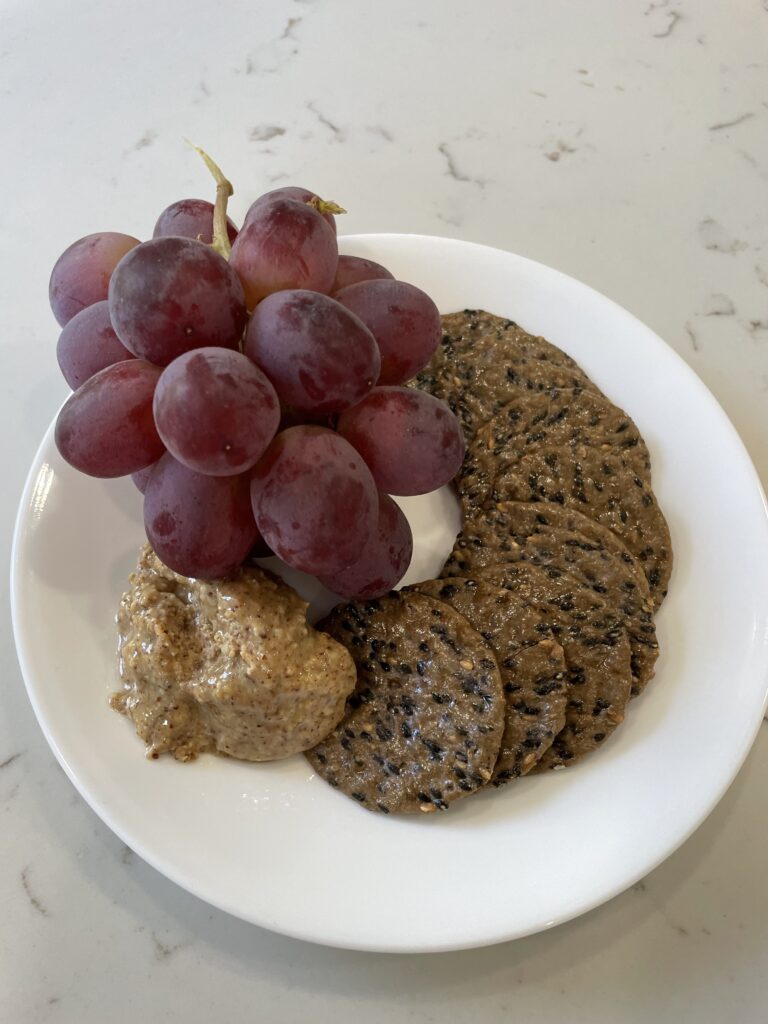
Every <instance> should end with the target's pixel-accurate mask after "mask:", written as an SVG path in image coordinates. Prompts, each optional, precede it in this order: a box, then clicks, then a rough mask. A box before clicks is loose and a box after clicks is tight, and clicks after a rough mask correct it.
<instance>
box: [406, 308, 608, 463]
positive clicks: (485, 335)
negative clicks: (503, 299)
mask: <svg viewBox="0 0 768 1024" xmlns="http://www.w3.org/2000/svg"><path fill="white" fill-rule="evenodd" d="M442 325H443V337H442V342H441V345H440V347H439V348H438V350H437V352H436V353H435V355H434V356H433V357H432V360H431V362H430V363H429V365H428V366H427V367H426V368H425V369H424V370H422V371H421V372H420V373H419V374H417V375H416V378H415V384H416V385H417V386H418V387H420V388H422V390H424V391H428V392H429V393H430V394H432V395H434V396H435V397H436V398H440V399H442V400H443V401H444V402H446V403H447V404H448V405H449V406H450V407H451V409H452V410H453V411H454V412H455V413H456V415H457V416H458V417H459V419H460V420H461V424H462V426H463V428H464V434H465V438H466V440H467V443H469V442H470V441H471V440H472V438H473V437H474V434H475V431H476V430H477V429H478V427H479V426H480V425H481V424H482V423H484V422H485V421H486V420H488V419H490V418H491V416H494V415H495V414H496V413H497V412H498V411H499V410H500V409H501V408H502V407H503V406H504V405H505V404H506V403H507V402H509V400H510V398H511V397H512V396H513V395H514V394H515V392H518V391H526V392H538V391H549V390H550V389H552V388H572V389H575V390H576V391H580V390H584V389H588V390H590V389H594V387H595V385H594V384H592V382H591V381H590V379H589V377H587V375H586V373H584V371H583V370H582V369H581V367H580V366H579V365H578V363H576V362H575V360H573V359H571V357H570V356H568V355H566V353H565V352H563V351H562V349H559V348H557V347H556V346H555V345H552V344H551V343H550V342H548V341H546V340H545V339H544V338H540V337H536V336H535V335H532V334H528V333H527V332H526V331H524V330H523V329H522V328H521V327H519V326H518V325H517V324H516V323H515V322H514V321H513V320H509V319H506V318H504V317H499V316H494V315H493V314H492V313H486V312H485V311H484V310H473V309H465V310H463V311H462V312H459V313H450V314H448V315H447V316H444V317H443V318H442Z"/></svg>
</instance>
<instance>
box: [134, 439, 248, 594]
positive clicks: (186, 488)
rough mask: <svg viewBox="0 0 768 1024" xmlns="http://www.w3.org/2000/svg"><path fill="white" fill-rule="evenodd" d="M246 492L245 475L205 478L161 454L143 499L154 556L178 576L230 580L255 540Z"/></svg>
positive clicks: (148, 537) (246, 478) (146, 525)
mask: <svg viewBox="0 0 768 1024" xmlns="http://www.w3.org/2000/svg"><path fill="white" fill-rule="evenodd" d="M249 487H250V485H249V481H248V477H247V476H245V475H242V476H204V475H203V474H202V473H195V472H194V471H193V470H191V469H187V467H186V466H182V464H181V463H180V462H177V461H176V459H174V457H173V456H172V455H170V454H166V455H164V456H163V457H162V459H161V460H160V462H158V464H157V466H156V467H155V469H154V471H153V472H152V476H151V477H150V478H149V482H148V483H147V490H146V493H145V494H144V528H145V530H146V532H147V539H148V540H149V543H150V544H151V545H152V547H153V548H154V550H155V554H156V555H157V556H158V558H159V559H160V560H161V561H162V562H165V564H166V565H167V566H168V568H169V569H173V571H174V572H177V573H179V574H180V575H181V576H195V577H201V578H202V579H211V580H213V579H219V578H221V577H222V576H229V575H230V574H231V573H233V572H234V571H235V569H237V567H238V566H239V565H240V564H241V562H242V561H243V560H244V559H245V558H246V556H247V555H248V552H249V551H250V550H251V548H252V547H253V545H254V543H255V541H256V538H257V537H258V530H257V529H256V524H255V522H254V521H253V510H252V509H251V499H250V490H249Z"/></svg>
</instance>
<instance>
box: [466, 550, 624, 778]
mask: <svg viewBox="0 0 768 1024" xmlns="http://www.w3.org/2000/svg"><path fill="white" fill-rule="evenodd" d="M478 575H480V576H481V577H482V579H485V580H488V581H490V582H492V583H495V584H497V585H498V586H501V587H505V588H506V589H508V590H511V591H513V592H514V593H515V594H517V595H518V596H519V597H520V598H521V599H522V600H523V601H524V602H525V603H526V604H527V605H528V606H529V607H531V608H534V609H535V610H537V611H538V612H540V613H541V615H542V622H541V624H540V626H539V630H540V632H541V636H542V638H545V637H552V638H553V639H555V640H557V642H558V643H559V644H560V646H561V647H562V648H563V652H564V654H565V663H566V666H567V670H568V703H567V705H566V711H565V715H566V720H565V725H564V726H563V728H562V729H561V730H560V732H559V733H558V735H557V736H556V737H555V739H554V741H553V743H552V746H551V747H550V748H549V750H547V751H546V752H545V753H544V755H543V757H542V758H541V760H540V761H539V763H538V764H537V765H536V766H535V767H534V768H533V769H532V771H533V772H537V771H541V770H544V769H546V768H560V767H565V766H566V765H569V764H574V763H575V762H576V761H577V760H579V759H580V758H581V757H583V756H584V755H585V754H588V753H589V752H590V751H592V750H595V749H596V748H597V747H599V746H600V745H601V744H602V743H603V741H604V740H605V739H606V738H607V737H608V736H609V735H610V734H611V733H612V732H613V730H614V729H615V728H616V727H617V726H618V725H619V724H620V723H621V722H622V721H623V719H624V711H625V708H626V705H627V701H628V700H629V697H630V694H631V690H632V672H631V669H630V655H631V649H630V646H629V640H628V638H627V634H626V630H625V629H624V628H623V626H622V625H621V623H620V622H619V621H618V620H617V617H616V615H615V613H614V612H613V611H612V610H611V609H610V608H609V607H608V606H607V604H606V603H605V601H603V600H602V599H601V598H600V597H599V595H597V594H596V593H595V592H594V591H593V590H592V589H591V587H589V586H587V585H586V584H585V583H583V582H581V581H579V580H578V579H576V578H575V577H574V576H572V575H571V574H570V573H567V572H562V571H561V570H560V569H556V568H555V567H554V566H539V565H532V564H528V563H525V562H520V563H517V564H515V565H498V566H495V567H493V566H488V567H487V568H486V569H483V570H481V572H480V573H478Z"/></svg>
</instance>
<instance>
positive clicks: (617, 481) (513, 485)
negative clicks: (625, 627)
mask: <svg viewBox="0 0 768 1024" xmlns="http://www.w3.org/2000/svg"><path fill="white" fill-rule="evenodd" d="M503 501H540V502H553V503H555V504H557V505H561V506H563V507H565V508H575V509H577V510H578V511H579V512H582V513H583V514H584V515H585V516H587V517H588V518H590V519H593V520H594V521H595V522H597V523H600V524H601V525H602V526H606V527H607V528H608V529H609V530H612V531H613V532H614V533H615V534H616V536H617V537H618V538H619V539H620V540H621V541H622V542H623V543H624V544H625V546H626V547H627V549H628V550H629V552H630V554H632V555H634V557H635V558H636V559H637V561H638V563H639V565H640V566H641V568H642V570H643V572H644V573H645V577H646V579H647V580H648V585H649V587H650V589H651V594H652V596H653V602H654V607H655V608H658V607H659V605H660V604H661V603H662V601H663V600H664V597H665V596H666V593H667V587H668V585H669V577H670V573H671V571H672V544H671V540H670V536H669V527H668V526H667V523H666V520H665V519H664V516H663V514H662V512H661V509H660V508H659V506H658V503H657V502H656V497H655V495H654V493H653V491H652V490H651V488H650V486H649V485H648V484H647V482H646V481H645V480H643V478H642V477H640V476H638V475H637V473H636V472H635V471H634V469H633V468H632V467H631V466H628V465H627V463H626V462H625V461H624V460H623V459H621V458H618V457H617V456H611V455H605V454H603V453H602V452H599V451H595V450H594V449H589V448H585V449H582V450H581V451H580V452H579V453H575V452H573V451H570V450H567V451H563V450H562V449H560V450H554V451H552V450H547V449H546V448H544V449H540V450H538V451H536V452H535V453H534V452H529V453H528V455H526V456H525V457H524V458H522V459H520V460H519V461H517V462H515V461H512V460H508V461H506V463H500V465H499V468H498V472H497V475H496V476H495V478H494V480H493V486H492V488H491V494H490V499H489V505H490V504H494V505H495V504H499V503H500V502H503Z"/></svg>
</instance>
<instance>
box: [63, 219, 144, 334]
mask: <svg viewBox="0 0 768 1024" xmlns="http://www.w3.org/2000/svg"><path fill="white" fill-rule="evenodd" d="M138 244H139V239H138V238H133V237H132V236H131V235H121V234H120V233H119V232H117V231H101V232H99V233H98V234H95V235H86V236H85V238H80V239H79V240H78V241H77V242H73V243H72V245H70V247H69V248H68V249H65V250H64V252H63V253H62V254H61V256H59V258H58V259H57V260H56V263H55V264H54V267H53V271H52V273H51V281H50V284H49V285H48V297H49V299H50V302H51V309H52V310H53V315H54V316H55V317H56V319H57V320H58V321H59V323H60V324H61V326H62V327H63V326H64V325H65V324H67V323H68V322H69V321H70V320H71V319H72V317H73V316H75V314H76V313H79V312H80V310H81V309H85V308H86V307H87V306H92V305H93V303H94V302H101V301H102V300H103V299H106V297H107V292H108V289H109V279H110V277H111V276H112V271H113V270H114V269H115V267H116V266H117V264H118V263H119V262H120V260H121V259H122V258H123V256H125V254H126V253H127V252H129V251H130V250H131V249H133V247H134V246H136V245H138Z"/></svg>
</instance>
